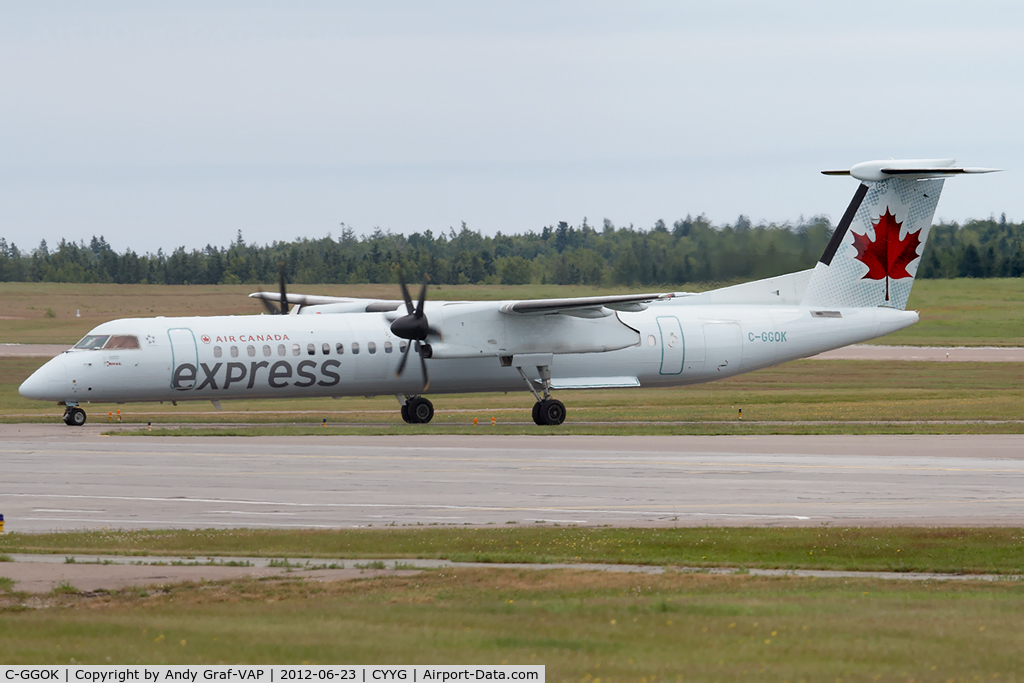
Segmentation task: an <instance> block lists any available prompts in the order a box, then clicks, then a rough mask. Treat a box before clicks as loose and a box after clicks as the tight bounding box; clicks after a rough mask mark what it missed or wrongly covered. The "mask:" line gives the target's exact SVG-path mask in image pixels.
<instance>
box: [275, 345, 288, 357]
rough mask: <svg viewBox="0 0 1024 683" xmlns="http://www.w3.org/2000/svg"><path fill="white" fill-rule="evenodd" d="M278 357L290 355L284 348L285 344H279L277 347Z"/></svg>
mask: <svg viewBox="0 0 1024 683" xmlns="http://www.w3.org/2000/svg"><path fill="white" fill-rule="evenodd" d="M277 355H279V356H286V355H288V349H286V348H285V347H284V344H278V345H277Z"/></svg>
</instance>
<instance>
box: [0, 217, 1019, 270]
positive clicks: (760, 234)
mask: <svg viewBox="0 0 1024 683" xmlns="http://www.w3.org/2000/svg"><path fill="white" fill-rule="evenodd" d="M832 230H833V226H832V224H831V222H830V221H829V219H828V218H827V217H824V216H815V217H812V218H811V219H809V220H803V219H801V220H800V221H797V222H796V223H794V224H790V223H785V224H774V223H760V224H757V225H753V224H752V223H751V222H750V220H749V219H748V218H746V217H745V216H740V217H739V218H738V219H737V220H736V221H735V222H734V223H732V224H725V225H717V226H716V225H712V224H711V223H710V222H709V221H708V220H707V219H706V218H705V217H704V216H703V215H701V216H698V217H697V218H693V217H691V216H687V217H686V218H684V219H680V220H678V221H675V223H673V224H672V225H671V226H669V225H667V224H666V223H665V222H664V221H658V222H657V223H655V224H654V225H653V226H652V227H650V228H649V229H643V228H635V227H633V226H632V225H630V226H628V227H616V226H615V225H613V224H612V223H611V222H610V221H608V220H605V221H604V223H603V225H601V226H600V227H596V226H591V225H590V224H588V223H587V220H586V219H584V220H583V221H582V223H580V224H579V225H569V224H568V223H566V222H561V223H559V224H558V225H556V226H547V227H544V228H543V229H542V230H541V231H540V232H535V231H529V232H525V233H522V234H515V235H505V234H502V233H500V232H499V233H498V234H496V235H494V236H486V235H483V234H481V233H480V232H479V231H476V230H471V229H470V228H469V227H467V226H466V225H465V223H463V224H462V227H461V229H460V230H458V231H456V230H455V229H449V230H448V232H447V233H441V234H437V235H435V234H434V233H433V232H431V231H430V230H425V231H423V232H422V233H420V232H417V233H413V234H411V235H396V234H393V233H390V232H385V231H382V230H380V229H377V230H375V231H374V232H372V233H371V234H369V235H362V236H357V235H356V234H355V232H354V231H353V230H352V229H351V228H349V227H347V226H345V225H344V224H342V230H341V235H340V236H339V237H337V238H334V237H331V236H330V235H328V236H327V237H324V238H321V239H308V238H300V239H296V240H295V241H292V242H274V243H273V244H268V245H262V246H260V245H255V244H247V243H246V242H245V240H244V239H243V237H242V233H241V231H239V233H238V235H237V237H236V239H235V240H234V241H233V242H232V243H231V244H230V245H228V246H227V247H215V246H212V245H207V246H206V247H205V248H203V249H193V250H191V251H188V250H186V249H185V248H184V247H178V248H177V249H175V250H174V251H172V252H170V253H167V252H165V251H163V249H160V250H158V251H157V253H155V254H149V253H147V254H143V255H140V254H137V253H136V252H135V251H133V250H132V249H127V250H125V252H124V253H117V252H116V251H114V249H113V248H112V247H111V246H110V245H109V244H108V243H107V241H106V240H105V239H104V238H103V237H102V236H100V237H95V236H94V237H93V238H92V239H91V240H90V242H89V243H88V244H86V243H85V241H84V240H82V241H79V242H75V241H73V240H67V239H62V240H61V241H60V243H59V244H57V245H56V247H55V248H51V247H50V246H49V245H48V244H47V243H46V241H45V240H43V241H42V242H40V244H39V246H37V247H35V248H34V249H32V250H31V251H28V252H23V251H22V250H21V249H19V248H18V247H17V246H16V245H15V244H14V243H13V242H8V241H7V240H6V239H5V238H0V281H9V282H10V281H14V282H68V283H80V282H113V283H122V284H139V283H142V284H175V285H181V284H240V283H247V284H258V283H269V282H274V281H276V280H277V278H278V271H279V268H280V267H281V264H283V265H284V269H285V274H286V277H287V279H288V281H289V282H293V283H297V284H318V283H341V284H345V283H348V284H356V283H370V282H376V283H380V282H395V281H396V278H397V270H398V268H401V269H402V270H403V271H404V273H405V274H406V276H407V278H408V279H410V280H416V279H418V278H420V277H421V276H422V275H423V274H427V275H429V277H430V279H431V281H432V282H434V283H437V284H508V285H518V284H528V283H552V284H567V285H568V284H582V285H606V286H608V285H635V286H650V285H685V284H686V283H689V282H730V281H740V280H754V279H760V278H765V277H771V276H773V275H781V274H784V273H789V272H793V271H796V270H801V269H804V268H810V267H812V266H813V265H814V263H815V261H816V259H817V258H818V256H819V255H820V254H821V252H822V250H823V249H824V247H825V245H826V244H827V243H828V240H829V237H830V236H831V234H832ZM1022 245H1024V224H1021V223H1012V222H1008V221H1007V220H1006V215H1005V214H1004V215H1003V216H1002V217H1001V218H1000V219H999V220H996V219H995V218H992V219H989V220H971V221H967V222H965V223H964V224H963V225H960V224H958V223H938V224H935V225H934V226H932V232H931V237H930V238H929V240H928V243H927V246H926V249H925V253H924V257H923V258H922V260H921V263H920V266H919V270H918V276H919V277H923V278H951V277H975V278H986V277H1021V276H1024V246H1022Z"/></svg>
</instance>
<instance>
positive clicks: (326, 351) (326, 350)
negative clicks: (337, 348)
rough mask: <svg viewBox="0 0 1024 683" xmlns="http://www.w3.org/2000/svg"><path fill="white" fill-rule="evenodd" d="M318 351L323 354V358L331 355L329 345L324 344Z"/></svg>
mask: <svg viewBox="0 0 1024 683" xmlns="http://www.w3.org/2000/svg"><path fill="white" fill-rule="evenodd" d="M320 350H321V351H323V352H324V355H325V356H329V355H331V345H330V344H328V343H327V342H324V345H323V346H321V347H320Z"/></svg>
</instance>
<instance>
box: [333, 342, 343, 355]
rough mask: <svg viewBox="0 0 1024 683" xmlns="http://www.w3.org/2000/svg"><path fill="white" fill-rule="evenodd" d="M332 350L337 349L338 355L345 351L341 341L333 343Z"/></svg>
mask: <svg viewBox="0 0 1024 683" xmlns="http://www.w3.org/2000/svg"><path fill="white" fill-rule="evenodd" d="M334 350H335V351H337V352H338V355H339V356H340V355H341V354H343V353H345V345H344V344H342V343H341V342H338V343H337V344H335V345H334Z"/></svg>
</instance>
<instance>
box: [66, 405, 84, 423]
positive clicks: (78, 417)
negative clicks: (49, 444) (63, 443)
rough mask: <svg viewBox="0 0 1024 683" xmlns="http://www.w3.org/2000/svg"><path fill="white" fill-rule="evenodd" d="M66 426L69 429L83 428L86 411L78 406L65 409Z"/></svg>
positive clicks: (69, 406)
mask: <svg viewBox="0 0 1024 683" xmlns="http://www.w3.org/2000/svg"><path fill="white" fill-rule="evenodd" d="M64 424H66V425H68V426H69V427H81V426H82V425H84V424H85V411H84V410H82V409H81V408H79V407H78V406H76V405H71V404H69V405H68V406H67V407H66V408H64Z"/></svg>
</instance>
